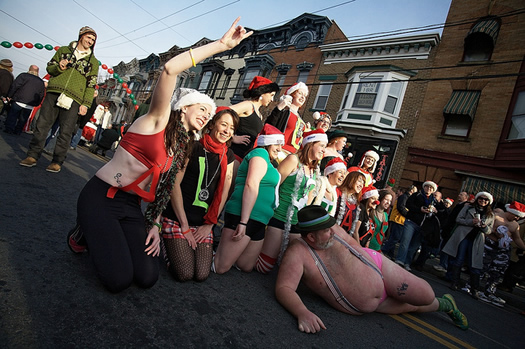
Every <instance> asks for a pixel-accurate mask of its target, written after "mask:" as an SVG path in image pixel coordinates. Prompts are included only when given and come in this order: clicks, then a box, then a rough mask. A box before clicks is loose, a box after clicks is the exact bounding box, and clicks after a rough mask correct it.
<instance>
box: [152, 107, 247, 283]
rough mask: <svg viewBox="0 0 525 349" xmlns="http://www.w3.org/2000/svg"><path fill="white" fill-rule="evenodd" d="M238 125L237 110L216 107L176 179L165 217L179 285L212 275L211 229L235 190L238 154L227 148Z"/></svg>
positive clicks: (171, 267)
mask: <svg viewBox="0 0 525 349" xmlns="http://www.w3.org/2000/svg"><path fill="white" fill-rule="evenodd" d="M238 125H239V116H238V115H237V113H236V112H235V111H233V110H231V109H229V108H226V107H219V108H217V113H216V114H215V116H214V117H213V119H212V120H211V121H210V122H209V124H208V126H207V131H208V132H206V133H205V134H204V136H203V137H202V138H201V140H200V141H199V143H197V144H195V145H194V147H193V152H192V154H191V157H190V158H189V159H188V161H187V163H186V166H185V167H184V169H183V170H181V171H179V172H178V173H177V176H176V177H175V185H174V187H173V191H172V193H171V205H168V207H167V208H166V209H165V210H164V212H163V214H162V216H163V221H162V238H163V239H164V246H165V248H166V255H167V258H168V263H169V270H170V272H171V273H172V275H173V276H174V277H175V278H176V279H177V280H179V281H188V280H192V279H194V280H196V281H204V280H206V278H208V275H209V273H210V266H211V262H212V255H213V249H212V245H213V234H212V228H213V225H214V224H216V223H217V217H218V215H219V212H221V211H222V208H223V207H224V204H225V202H226V198H227V196H228V191H229V190H230V185H231V179H232V172H233V161H234V159H235V156H234V154H233V151H231V150H230V149H229V148H228V145H229V144H230V142H231V138H232V136H233V134H234V132H235V130H236V128H237V126H238Z"/></svg>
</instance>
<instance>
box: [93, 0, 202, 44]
mask: <svg viewBox="0 0 525 349" xmlns="http://www.w3.org/2000/svg"><path fill="white" fill-rule="evenodd" d="M130 1H131V2H132V3H134V4H135V5H136V6H137V7H138V8H140V9H141V10H142V11H144V12H146V13H147V14H148V15H150V16H151V17H153V18H155V21H153V22H151V23H148V24H145V25H143V26H142V27H138V28H135V29H133V30H131V31H129V32H127V33H124V34H123V35H128V34H131V33H134V32H136V31H138V30H141V29H144V28H146V27H149V26H150V25H153V24H155V23H157V22H160V23H162V24H164V23H163V22H162V20H164V19H166V18H169V17H171V16H173V15H176V14H177V13H180V12H182V11H184V10H187V9H189V8H192V7H193V6H196V5H198V4H200V3H201V2H204V0H201V1H198V2H196V3H194V4H192V5H189V6H186V7H185V8H183V9H181V10H178V11H175V12H173V13H170V14H169V15H167V16H164V17H162V18H157V17H155V16H154V15H153V14H151V13H149V12H148V11H147V10H145V9H144V8H143V7H141V6H140V5H139V4H137V3H136V2H135V1H133V0H130ZM164 25H166V24H164ZM166 26H167V25H166ZM168 28H169V27H168ZM172 30H173V29H172ZM173 31H174V32H175V33H177V32H176V31H175V30H173ZM177 34H178V35H180V36H182V35H181V34H179V33H177ZM121 36H122V35H119V36H116V37H114V38H111V39H108V40H104V41H101V42H100V44H103V43H105V42H109V41H112V40H115V39H118V38H120V37H121ZM182 37H183V38H184V36H182ZM184 39H186V38H184ZM186 40H188V39H186ZM188 41H189V40H188Z"/></svg>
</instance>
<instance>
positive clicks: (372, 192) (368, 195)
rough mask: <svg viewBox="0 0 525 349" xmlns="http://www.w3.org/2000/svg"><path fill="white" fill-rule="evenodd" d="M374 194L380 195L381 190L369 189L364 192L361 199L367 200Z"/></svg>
mask: <svg viewBox="0 0 525 349" xmlns="http://www.w3.org/2000/svg"><path fill="white" fill-rule="evenodd" d="M372 196H377V197H379V191H378V190H377V189H372V190H369V191H367V192H365V193H363V196H361V200H366V199H368V198H371V197H372Z"/></svg>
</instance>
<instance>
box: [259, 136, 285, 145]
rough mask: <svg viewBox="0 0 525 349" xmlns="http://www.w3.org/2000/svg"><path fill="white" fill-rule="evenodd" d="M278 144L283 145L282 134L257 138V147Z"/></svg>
mask: <svg viewBox="0 0 525 349" xmlns="http://www.w3.org/2000/svg"><path fill="white" fill-rule="evenodd" d="M274 144H280V145H284V135H283V134H273V135H260V136H259V137H257V146H259V147H266V146H268V145H274Z"/></svg>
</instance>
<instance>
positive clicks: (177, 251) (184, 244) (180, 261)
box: [164, 239, 213, 281]
mask: <svg viewBox="0 0 525 349" xmlns="http://www.w3.org/2000/svg"><path fill="white" fill-rule="evenodd" d="M164 245H165V246H166V254H167V255H168V259H169V261H170V267H169V271H170V273H171V274H172V275H173V276H174V277H175V279H177V280H179V281H189V280H192V279H195V280H196V281H204V280H206V279H207V278H208V275H209V274H210V266H211V261H212V257H213V249H212V244H204V243H202V244H197V249H196V250H195V251H194V250H193V249H192V248H191V247H190V245H189V244H188V241H186V239H164Z"/></svg>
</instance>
